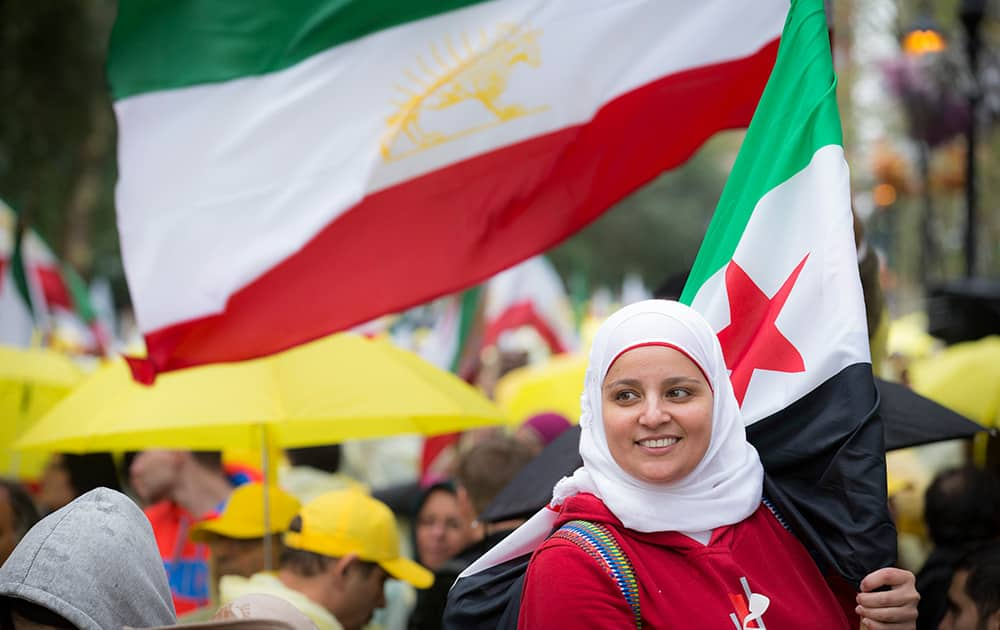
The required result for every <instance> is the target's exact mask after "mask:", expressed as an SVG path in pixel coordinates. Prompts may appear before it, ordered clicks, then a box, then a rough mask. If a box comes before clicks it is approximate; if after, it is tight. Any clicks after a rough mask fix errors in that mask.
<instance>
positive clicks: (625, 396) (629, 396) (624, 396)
mask: <svg viewBox="0 0 1000 630" xmlns="http://www.w3.org/2000/svg"><path fill="white" fill-rule="evenodd" d="M636 398H637V396H636V394H635V392H633V391H630V390H625V391H621V392H618V393H617V394H615V400H617V401H621V402H629V401H632V400H635V399H636Z"/></svg>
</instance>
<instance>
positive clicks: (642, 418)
mask: <svg viewBox="0 0 1000 630" xmlns="http://www.w3.org/2000/svg"><path fill="white" fill-rule="evenodd" d="M666 422H670V414H669V413H668V412H667V410H666V409H665V408H664V405H663V401H662V400H660V399H659V398H654V397H650V398H647V399H646V402H645V403H644V404H643V407H642V413H640V414H639V424H641V425H642V426H645V427H658V426H660V425H661V424H664V423H666Z"/></svg>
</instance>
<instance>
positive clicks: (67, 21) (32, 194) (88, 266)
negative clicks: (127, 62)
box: [0, 0, 124, 288]
mask: <svg viewBox="0 0 1000 630" xmlns="http://www.w3.org/2000/svg"><path fill="white" fill-rule="evenodd" d="M114 14H115V3H114V2H113V1H112V0H91V1H83V0H74V1H69V0H0V59H2V62H0V103H3V108H2V111H3V115H2V116H0V196H2V197H3V198H4V199H6V200H7V201H8V202H9V203H10V204H11V205H13V206H14V207H15V208H17V209H18V210H19V211H20V212H21V213H22V214H23V215H24V216H25V217H26V218H27V220H28V221H29V223H30V224H31V226H32V227H34V228H35V229H36V230H38V232H39V233H40V234H41V235H42V236H43V237H44V238H45V239H46V240H47V241H48V242H49V243H50V244H51V245H52V247H53V248H54V249H55V250H56V252H57V254H59V255H60V256H62V257H63V258H66V259H67V260H68V261H69V262H70V263H71V264H72V265H73V266H74V267H75V268H76V269H77V270H79V271H80V272H82V273H83V274H84V275H85V276H87V275H90V274H91V273H92V272H94V271H99V272H103V273H108V272H114V271H115V270H116V269H117V270H118V275H117V278H115V277H114V275H113V276H112V277H113V278H115V279H116V280H118V284H119V286H120V287H121V288H124V284H123V282H122V281H121V279H122V277H121V275H120V265H119V264H116V263H115V262H112V261H116V260H117V259H118V257H119V255H118V239H117V234H116V232H115V228H114V206H113V191H114V180H115V163H114V147H115V140H114V121H113V115H112V112H111V105H110V101H109V99H108V95H107V90H106V87H105V80H104V59H105V55H106V47H107V39H108V33H109V31H110V27H111V23H112V21H113V19H114Z"/></svg>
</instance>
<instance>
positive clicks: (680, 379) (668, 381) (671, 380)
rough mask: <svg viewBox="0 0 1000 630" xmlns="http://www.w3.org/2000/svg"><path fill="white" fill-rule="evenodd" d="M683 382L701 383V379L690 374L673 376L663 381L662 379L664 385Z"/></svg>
mask: <svg viewBox="0 0 1000 630" xmlns="http://www.w3.org/2000/svg"><path fill="white" fill-rule="evenodd" d="M683 383H691V384H693V385H700V384H701V381H700V380H698V379H696V378H692V377H690V376H671V377H669V378H665V379H663V381H662V384H663V385H681V384H683Z"/></svg>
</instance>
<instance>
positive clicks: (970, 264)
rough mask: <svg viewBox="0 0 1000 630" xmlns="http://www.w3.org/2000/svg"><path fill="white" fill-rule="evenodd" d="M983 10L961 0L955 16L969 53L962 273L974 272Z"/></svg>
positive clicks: (975, 1)
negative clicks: (969, 79)
mask: <svg viewBox="0 0 1000 630" xmlns="http://www.w3.org/2000/svg"><path fill="white" fill-rule="evenodd" d="M985 11H986V0H962V4H961V6H960V7H959V11H958V16H959V18H960V19H961V21H962V26H963V27H964V28H965V50H966V54H967V55H968V57H969V75H970V78H971V84H970V87H969V93H968V99H969V120H968V126H967V127H966V130H965V133H966V137H967V142H966V154H965V204H966V219H965V275H966V276H967V277H969V278H971V277H973V276H975V275H976V112H977V110H978V105H979V101H980V98H981V90H980V89H979V76H978V70H979V49H980V47H981V45H982V40H981V39H980V37H979V24H980V22H982V20H983V13H985Z"/></svg>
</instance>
